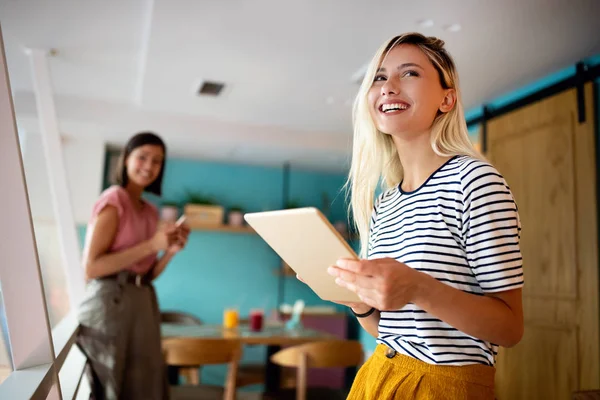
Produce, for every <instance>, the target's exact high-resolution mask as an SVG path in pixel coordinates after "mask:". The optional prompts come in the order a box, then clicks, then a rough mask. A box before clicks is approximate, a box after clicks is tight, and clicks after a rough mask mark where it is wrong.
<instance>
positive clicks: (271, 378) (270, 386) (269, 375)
mask: <svg viewBox="0 0 600 400" xmlns="http://www.w3.org/2000/svg"><path fill="white" fill-rule="evenodd" d="M279 350H281V346H273V345H270V346H267V364H266V367H265V375H266V376H265V392H266V393H276V392H278V391H279V389H280V388H281V368H280V367H279V365H277V364H274V363H272V362H271V356H272V355H273V354H275V353H277V352H278V351H279Z"/></svg>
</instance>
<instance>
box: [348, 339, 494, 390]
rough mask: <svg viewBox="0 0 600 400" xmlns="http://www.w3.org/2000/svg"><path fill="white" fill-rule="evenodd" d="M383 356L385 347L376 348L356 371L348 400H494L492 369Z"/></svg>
mask: <svg viewBox="0 0 600 400" xmlns="http://www.w3.org/2000/svg"><path fill="white" fill-rule="evenodd" d="M389 350H391V349H389ZM386 352H388V347H387V346H385V345H382V344H379V345H377V348H376V349H375V352H374V353H373V355H372V356H371V358H369V359H368V360H367V362H366V363H365V364H364V365H363V366H362V367H361V368H360V370H359V371H358V374H357V375H356V379H355V380H354V384H353V385H352V389H351V391H350V394H349V395H348V400H388V399H403V400H404V399H406V400H425V399H426V400H434V399H436V400H437V399H440V400H441V399H444V400H446V399H449V400H462V399H469V400H471V399H476V400H479V399H482V400H488V399H490V400H493V399H494V374H495V372H496V369H495V368H493V367H488V366H486V365H481V364H474V365H466V366H441V365H433V364H428V363H425V362H422V361H419V360H416V359H414V358H412V357H408V356H405V355H402V354H399V353H396V354H395V355H393V354H394V353H393V352H392V353H391V354H390V353H388V354H389V355H390V356H391V355H393V357H392V358H388V357H387V356H386Z"/></svg>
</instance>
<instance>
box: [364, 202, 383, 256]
mask: <svg viewBox="0 0 600 400" xmlns="http://www.w3.org/2000/svg"><path fill="white" fill-rule="evenodd" d="M384 195H385V192H384V193H381V194H379V195H378V196H377V198H376V199H375V203H374V204H373V211H372V212H371V219H370V220H369V242H368V247H367V259H369V258H370V257H371V253H372V251H373V245H374V242H375V237H374V228H375V223H376V222H377V210H378V209H379V204H380V203H381V199H383V196H384Z"/></svg>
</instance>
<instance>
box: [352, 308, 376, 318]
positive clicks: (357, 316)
mask: <svg viewBox="0 0 600 400" xmlns="http://www.w3.org/2000/svg"><path fill="white" fill-rule="evenodd" d="M350 311H352V314H354V316H355V317H356V318H366V317H368V316H369V315H371V314H373V313H374V312H375V307H371V309H370V310H369V311H367V312H366V313H364V314H357V313H355V312H354V310H353V309H352V307H350Z"/></svg>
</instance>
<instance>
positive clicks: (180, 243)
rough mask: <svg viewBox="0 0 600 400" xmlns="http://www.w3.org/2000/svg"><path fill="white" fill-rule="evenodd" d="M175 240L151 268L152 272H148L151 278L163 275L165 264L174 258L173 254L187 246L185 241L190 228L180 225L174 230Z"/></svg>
mask: <svg viewBox="0 0 600 400" xmlns="http://www.w3.org/2000/svg"><path fill="white" fill-rule="evenodd" d="M176 229H177V231H176V235H177V237H176V239H175V242H174V243H173V244H172V245H171V246H170V247H169V248H168V249H167V251H165V253H164V254H163V256H162V257H161V258H160V259H159V260H158V261H156V263H155V264H154V266H153V267H152V271H151V272H150V274H151V278H152V279H156V278H158V276H159V275H160V274H162V273H163V271H164V270H165V268H166V267H167V264H169V262H170V261H171V260H172V259H173V257H175V254H177V253H178V252H180V251H181V250H183V248H184V247H185V245H186V244H187V239H188V236H189V234H190V228H189V226H187V225H186V224H182V225H180V226H179V227H177V228H176Z"/></svg>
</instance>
